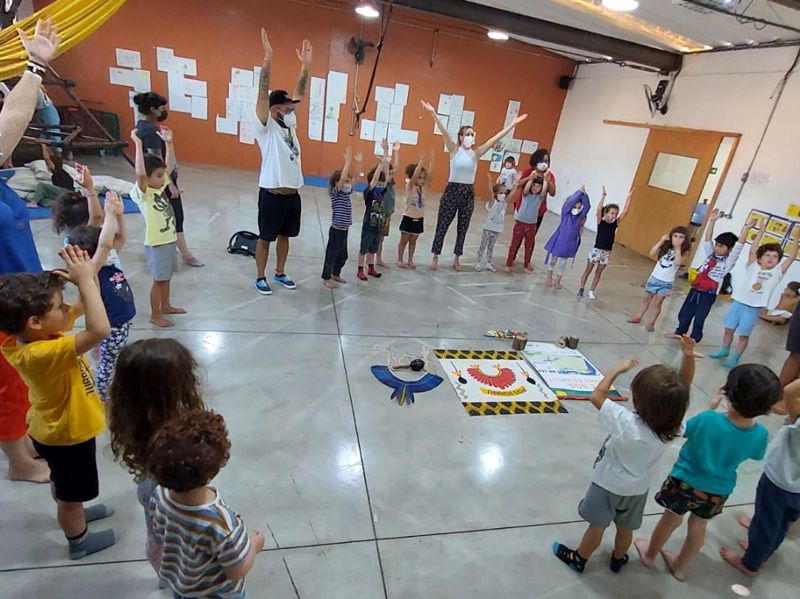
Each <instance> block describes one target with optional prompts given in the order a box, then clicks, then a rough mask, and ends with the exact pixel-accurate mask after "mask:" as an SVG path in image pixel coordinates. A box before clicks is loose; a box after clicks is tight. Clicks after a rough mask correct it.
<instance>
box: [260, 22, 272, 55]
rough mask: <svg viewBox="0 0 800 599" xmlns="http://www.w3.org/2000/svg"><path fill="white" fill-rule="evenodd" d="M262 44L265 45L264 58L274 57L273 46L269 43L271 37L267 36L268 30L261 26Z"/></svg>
mask: <svg viewBox="0 0 800 599" xmlns="http://www.w3.org/2000/svg"><path fill="white" fill-rule="evenodd" d="M261 45H262V46H263V47H264V60H265V61H267V60H271V59H272V46H271V45H270V43H269V37H267V32H266V30H265V29H264V28H263V27H262V28H261Z"/></svg>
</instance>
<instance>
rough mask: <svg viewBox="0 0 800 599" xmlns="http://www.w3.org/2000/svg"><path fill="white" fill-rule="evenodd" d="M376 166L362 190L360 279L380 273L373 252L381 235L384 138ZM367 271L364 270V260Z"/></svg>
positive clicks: (386, 145)
mask: <svg viewBox="0 0 800 599" xmlns="http://www.w3.org/2000/svg"><path fill="white" fill-rule="evenodd" d="M381 147H382V149H383V156H381V159H380V162H379V163H378V166H377V167H375V168H374V169H372V170H371V171H370V172H369V173H367V188H366V189H365V190H364V220H363V221H362V223H361V247H360V249H359V252H358V272H357V275H356V276H357V277H358V279H359V280H360V281H366V280H367V275H369V276H371V277H375V278H376V279H379V278H380V277H381V273H379V272H378V271H377V270H375V254H376V253H377V252H378V241H379V239H380V238H381V236H382V235H383V222H384V220H385V219H386V215H385V214H384V213H383V196H384V194H385V193H386V180H387V179H386V177H387V173H388V171H389V143H388V142H387V141H386V139H385V138H384V140H383V142H382V144H381ZM365 261H366V263H367V267H368V268H367V272H366V273H365V272H364V262H365Z"/></svg>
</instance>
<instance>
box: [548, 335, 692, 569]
mask: <svg viewBox="0 0 800 599" xmlns="http://www.w3.org/2000/svg"><path fill="white" fill-rule="evenodd" d="M637 364H638V360H636V359H635V358H631V359H629V360H626V361H625V362H623V363H622V364H620V365H619V366H617V367H616V368H615V369H614V370H612V371H611V372H610V373H608V374H607V375H606V376H605V378H603V380H602V381H601V382H600V383H599V384H598V385H597V387H596V388H595V390H594V391H593V393H592V395H591V396H590V398H589V399H590V400H591V402H592V405H594V407H595V408H597V409H598V410H599V414H598V416H599V420H600V424H601V425H602V426H603V428H605V429H606V431H608V437H607V438H606V440H605V442H604V443H603V446H602V447H601V448H600V453H599V454H598V456H597V459H596V460H595V463H594V470H593V472H592V482H591V484H590V486H589V490H588V491H587V492H586V496H585V497H584V498H583V499H582V500H581V502H580V504H579V506H578V513H579V514H580V516H581V517H582V518H583V519H584V520H586V522H588V524H589V527H588V528H587V529H586V532H585V533H584V535H583V538H582V539H581V543H580V545H579V546H578V548H577V549H571V548H569V547H567V546H566V545H562V544H561V543H555V544H554V545H553V553H555V555H556V557H557V558H558V559H560V560H561V561H562V562H564V563H565V564H567V565H568V566H569V567H570V568H572V569H573V570H575V571H577V572H583V571H584V569H585V568H586V562H587V561H588V560H589V558H590V557H591V556H592V554H593V553H594V552H595V551H596V550H597V548H598V547H599V546H600V543H601V542H602V540H603V534H604V533H605V530H606V528H608V527H609V525H610V524H611V522H614V524H615V526H616V537H615V539H614V549H613V551H612V552H611V559H610V561H609V568H610V569H611V571H612V572H614V573H618V572H619V571H620V570H622V568H623V567H624V566H625V564H627V563H628V549H629V548H630V546H631V542H632V541H633V532H634V531H635V530H638V529H639V527H640V526H641V525H642V515H643V513H644V508H645V505H646V503H647V495H648V492H649V488H650V479H651V476H652V473H653V470H654V468H655V467H656V466H657V465H658V463H659V461H660V460H661V458H662V457H663V456H664V453H665V452H666V450H667V447H668V445H669V443H670V442H671V441H672V440H673V439H675V438H676V437H678V436H679V435H680V434H681V431H682V429H683V418H684V416H685V414H686V409H687V408H688V407H689V387H690V386H691V383H692V379H693V378H694V368H695V365H694V341H693V340H692V339H691V337H684V339H683V360H682V363H681V368H680V372H675V371H674V370H671V369H670V368H667V367H666V366H662V365H656V366H649V367H647V368H643V369H642V370H640V371H639V372H638V373H637V374H636V376H635V377H634V379H633V382H632V383H631V397H632V400H633V411H630V410H628V409H626V408H624V407H622V406H621V405H619V404H617V403H615V402H613V401H612V400H610V399H607V397H608V392H609V389H611V385H612V384H613V383H614V380H615V379H616V378H617V377H618V376H619V375H620V374H622V373H623V372H626V371H628V370H630V369H631V368H633V367H635V366H636V365H637Z"/></svg>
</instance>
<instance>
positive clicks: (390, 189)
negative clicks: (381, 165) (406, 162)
mask: <svg viewBox="0 0 800 599" xmlns="http://www.w3.org/2000/svg"><path fill="white" fill-rule="evenodd" d="M398 168H400V142H399V141H396V142H394V144H392V161H391V162H390V163H389V172H388V173H387V174H386V192H385V193H384V194H383V214H384V217H385V218H384V220H383V231H382V232H381V236H380V238H379V239H378V253H377V255H376V257H375V264H377V265H378V266H380V267H381V268H389V265H388V264H386V263H384V261H383V242H384V241H385V240H386V238H387V237H388V236H389V232H390V230H391V226H392V214H394V207H395V188H394V183H395V181H394V177H395V174H396V173H397V169H398Z"/></svg>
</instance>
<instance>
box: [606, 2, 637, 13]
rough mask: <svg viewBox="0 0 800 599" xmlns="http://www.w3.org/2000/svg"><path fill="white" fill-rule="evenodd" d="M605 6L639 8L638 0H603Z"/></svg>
mask: <svg viewBox="0 0 800 599" xmlns="http://www.w3.org/2000/svg"><path fill="white" fill-rule="evenodd" d="M603 6H605V7H606V8H607V9H609V10H620V11H629V10H636V9H637V8H639V3H638V2H637V1H636V0H603Z"/></svg>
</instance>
